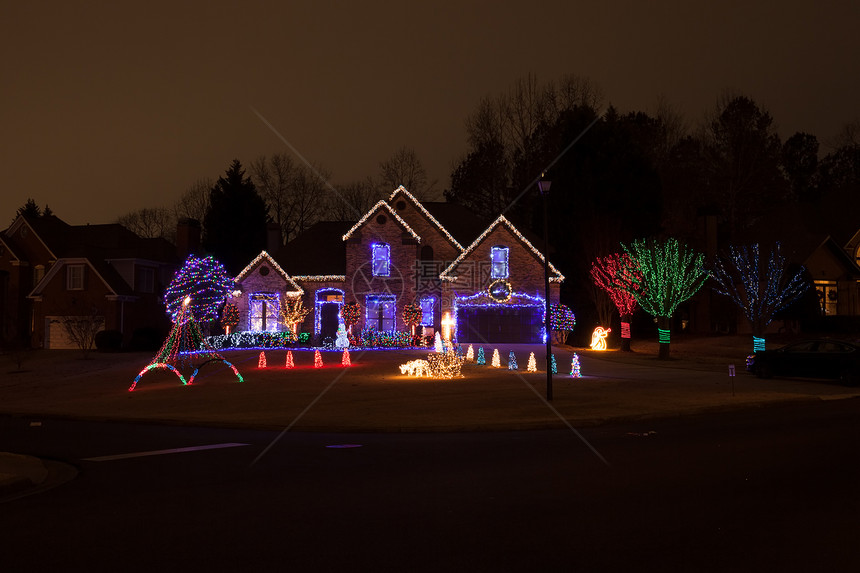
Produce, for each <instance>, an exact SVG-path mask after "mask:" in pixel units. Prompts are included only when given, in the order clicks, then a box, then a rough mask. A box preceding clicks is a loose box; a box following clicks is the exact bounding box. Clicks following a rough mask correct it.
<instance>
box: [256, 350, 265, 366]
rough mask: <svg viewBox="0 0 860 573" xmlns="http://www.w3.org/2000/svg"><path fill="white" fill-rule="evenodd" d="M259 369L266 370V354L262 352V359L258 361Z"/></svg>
mask: <svg viewBox="0 0 860 573" xmlns="http://www.w3.org/2000/svg"><path fill="white" fill-rule="evenodd" d="M257 368H266V353H265V352H260V358H259V359H258V360H257Z"/></svg>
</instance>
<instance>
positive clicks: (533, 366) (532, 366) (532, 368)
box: [526, 352, 537, 372]
mask: <svg viewBox="0 0 860 573" xmlns="http://www.w3.org/2000/svg"><path fill="white" fill-rule="evenodd" d="M526 371H528V372H537V359H536V358H535V353H534V352H532V353H531V354H529V363H528V364H527V365H526Z"/></svg>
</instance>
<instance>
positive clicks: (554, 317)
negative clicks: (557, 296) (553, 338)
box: [549, 304, 576, 332]
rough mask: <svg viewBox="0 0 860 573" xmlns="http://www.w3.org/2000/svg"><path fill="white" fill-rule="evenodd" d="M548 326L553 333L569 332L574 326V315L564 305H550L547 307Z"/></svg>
mask: <svg viewBox="0 0 860 573" xmlns="http://www.w3.org/2000/svg"><path fill="white" fill-rule="evenodd" d="M549 324H550V327H551V328H552V330H553V332H556V331H566V332H570V331H572V330H573V329H574V327H575V326H576V315H574V314H573V311H572V310H570V309H569V308H568V307H567V305H564V304H551V305H550V307H549Z"/></svg>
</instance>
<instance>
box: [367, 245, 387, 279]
mask: <svg viewBox="0 0 860 573" xmlns="http://www.w3.org/2000/svg"><path fill="white" fill-rule="evenodd" d="M371 251H372V255H371V258H372V262H371V266H372V269H373V276H375V277H387V276H389V274H391V248H390V247H389V246H388V245H387V244H386V243H373V245H371Z"/></svg>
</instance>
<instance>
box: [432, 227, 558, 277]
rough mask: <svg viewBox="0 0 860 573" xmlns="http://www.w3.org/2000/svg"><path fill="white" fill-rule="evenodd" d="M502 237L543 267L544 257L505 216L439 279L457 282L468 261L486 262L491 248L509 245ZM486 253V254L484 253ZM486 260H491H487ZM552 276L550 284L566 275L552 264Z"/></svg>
mask: <svg viewBox="0 0 860 573" xmlns="http://www.w3.org/2000/svg"><path fill="white" fill-rule="evenodd" d="M502 237H507V238H509V239H510V243H511V244H509V245H507V246H509V247H510V248H511V249H513V248H514V246H515V245H519V246H520V247H521V248H523V249H525V250H526V252H529V253H530V254H531V255H532V256H534V257H535V259H537V260H538V261H539V262H540V264H541V265H542V264H543V262H544V255H543V253H541V252H540V251H538V250H537V249H536V248H535V247H534V245H532V244H531V243H530V242H529V240H528V239H526V238H525V236H523V234H522V233H520V232H519V231H518V230H517V228H516V227H514V225H513V224H512V223H511V222H510V221H508V220H507V219H506V218H505V216H504V215H500V216H499V218H498V219H496V220H495V221H494V222H493V223H492V224H491V225H490V226H489V227H487V228H486V230H485V231H484V232H483V233H481V234H480V235H479V236H478V238H477V239H475V240H474V241H473V242H472V244H471V245H469V246H468V247H466V249H465V250H464V251H463V253H462V254H461V255H460V256H459V257H457V259H456V260H455V261H454V262H453V263H451V265H450V266H448V268H447V269H445V270H444V271H442V274H441V275H439V278H440V279H442V280H443V281H455V280H457V269H458V267H459V266H460V265H461V263H463V262H464V261H466V260H485V258H486V257H488V254H489V251H490V248H491V247H492V246H493V244H495V243H496V242H499V241H500V240H502V241H503V242H505V243H507V242H508V241H507V240H506V239H505V240H503V239H502ZM484 251H486V253H484ZM486 260H489V259H488V258H486ZM548 266H549V272H550V273H551V274H550V278H549V280H550V282H559V283H560V282H561V281H563V280H564V275H562V274H561V273H560V272H559V271H558V269H556V268H555V266H553V264H552V263H551V262H550V263H548Z"/></svg>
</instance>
